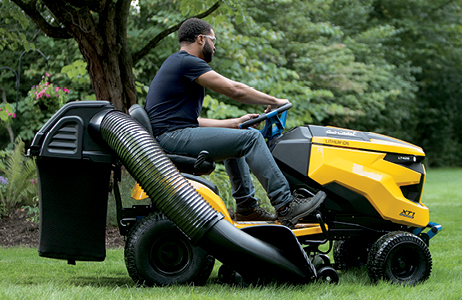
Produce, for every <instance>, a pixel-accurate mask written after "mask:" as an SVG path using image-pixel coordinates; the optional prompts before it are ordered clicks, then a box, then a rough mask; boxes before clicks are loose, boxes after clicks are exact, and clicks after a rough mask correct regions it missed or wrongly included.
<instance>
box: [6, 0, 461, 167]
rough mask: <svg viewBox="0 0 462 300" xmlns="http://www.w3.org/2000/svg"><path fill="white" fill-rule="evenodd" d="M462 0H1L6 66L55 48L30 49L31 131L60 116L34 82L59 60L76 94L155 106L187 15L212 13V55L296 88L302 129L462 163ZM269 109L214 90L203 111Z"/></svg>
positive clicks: (27, 134) (294, 115) (24, 76)
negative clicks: (37, 109) (389, 142)
mask: <svg viewBox="0 0 462 300" xmlns="http://www.w3.org/2000/svg"><path fill="white" fill-rule="evenodd" d="M461 9H462V0H459V1H448V0H433V1H429V0H413V1H410V0H401V1H398V0H392V1H390V0H387V1H380V0H375V1H373V0H335V1H334V0H319V1H296V0H245V1H238V0H226V1H224V0H223V1H218V2H216V1H213V0H207V1H203V0H188V1H185V0H184V1H180V0H171V1H167V0H163V1H162V0H144V1H139V2H138V1H128V0H114V1H109V0H102V1H70V0H67V1H64V0H31V1H28V0H11V1H5V0H1V1H0V13H1V19H0V50H1V51H2V54H3V55H2V56H1V57H0V67H2V66H8V67H12V68H13V69H17V66H18V59H19V56H20V55H21V54H22V53H23V52H24V51H26V50H29V49H31V48H32V49H40V50H41V51H42V52H43V53H44V54H45V55H46V56H49V59H48V60H45V59H44V58H42V57H41V56H40V55H38V54H37V53H36V51H29V52H27V53H26V54H25V55H24V58H23V60H22V65H23V67H22V69H21V70H22V71H21V84H20V97H19V98H20V101H19V109H18V117H17V119H16V121H17V127H18V130H17V131H18V132H19V133H20V134H21V136H22V138H23V139H24V140H28V139H31V138H32V136H33V134H34V133H35V131H36V130H37V129H38V128H40V126H41V125H42V124H43V122H44V121H45V119H46V115H44V116H41V117H40V118H39V117H37V116H38V115H37V114H34V109H32V108H31V105H30V103H29V104H28V102H27V101H26V96H27V92H28V91H29V90H30V89H31V86H33V85H36V84H38V83H39V82H40V79H41V77H42V76H43V75H44V74H45V73H46V72H48V73H50V74H51V81H52V82H54V83H55V84H56V85H59V86H62V87H64V86H65V87H67V88H68V89H69V90H70V93H69V96H68V100H77V99H100V100H109V101H111V102H112V103H114V105H115V106H116V107H117V108H119V109H122V110H125V109H127V108H128V107H129V106H130V105H131V104H133V103H135V102H139V103H141V104H143V103H144V101H145V96H146V89H147V86H149V84H150V82H151V80H152V78H153V77H154V75H155V73H156V71H157V70H158V68H159V67H160V65H161V64H162V62H163V61H164V60H165V59H166V58H167V57H168V56H169V55H170V54H171V53H173V52H176V51H178V49H179V45H178V42H177V39H176V30H177V29H178V27H179V25H180V24H181V22H182V21H184V20H185V19H187V18H189V17H191V16H199V17H201V18H205V20H207V21H208V22H210V23H211V24H212V26H213V27H214V30H215V33H216V36H217V39H218V41H219V42H218V45H217V51H216V53H215V58H214V60H213V62H212V64H211V65H212V67H213V68H214V69H215V70H216V71H217V72H219V73H221V74H223V75H224V76H227V77H229V78H231V79H234V80H237V81H241V82H244V83H246V84H248V85H250V86H253V87H255V88H256V89H259V90H261V91H264V92H266V93H269V94H272V95H274V96H276V97H281V98H287V99H289V100H290V101H291V102H292V103H293V104H294V108H292V110H291V111H290V118H289V124H288V126H289V127H292V126H296V125H302V124H308V123H310V124H322V125H332V126H339V127H346V128H351V129H356V130H365V131H373V132H378V133H383V134H387V135H391V136H394V137H397V138H400V139H403V140H405V141H408V142H411V143H415V144H417V145H419V146H421V147H423V148H424V150H425V151H426V153H427V157H428V158H427V165H431V166H448V165H451V166H461V165H462V154H461V151H460V150H459V149H460V148H461V144H462V140H461V137H462V129H461V127H460V126H459V124H461V123H462V118H461V113H462V104H461V103H462V102H461V100H460V98H461V95H462V90H461V88H460V83H461V82H462V80H461V76H462V75H461V74H462V72H461V69H462V55H461V53H460V52H461V51H462V50H461V49H462V48H461V47H460V46H461V45H460V43H461V41H462V13H461ZM0 87H1V88H3V89H4V90H5V99H6V101H7V102H9V103H13V102H14V99H15V92H16V90H15V78H14V75H13V73H12V72H9V71H7V70H2V71H1V73H0ZM0 91H1V90H0ZM29 98H30V97H29ZM262 110H263V108H262V107H256V106H243V105H240V104H239V103H236V102H234V101H232V100H229V99H226V98H225V97H223V96H222V95H219V94H216V93H213V92H211V91H208V95H207V97H206V102H205V107H204V110H203V112H202V113H203V114H204V116H208V117H214V118H226V117H236V116H239V115H241V114H243V113H245V112H261V111H262ZM0 127H2V128H1V129H0V134H1V135H2V136H5V137H6V136H7V132H6V129H5V128H4V126H0ZM4 140H5V142H3V141H4ZM6 140H7V139H4V138H3V137H2V139H1V141H2V142H3V143H2V144H1V145H0V147H1V148H5V147H6V146H7V142H6Z"/></svg>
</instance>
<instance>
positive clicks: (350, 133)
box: [326, 129, 356, 136]
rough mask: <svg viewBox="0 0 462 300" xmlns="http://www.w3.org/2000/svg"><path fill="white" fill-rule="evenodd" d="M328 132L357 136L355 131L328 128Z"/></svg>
mask: <svg viewBox="0 0 462 300" xmlns="http://www.w3.org/2000/svg"><path fill="white" fill-rule="evenodd" d="M326 133H327V134H335V135H345V136H356V132H355V131H340V130H339V131H337V130H330V129H329V130H327V131H326Z"/></svg>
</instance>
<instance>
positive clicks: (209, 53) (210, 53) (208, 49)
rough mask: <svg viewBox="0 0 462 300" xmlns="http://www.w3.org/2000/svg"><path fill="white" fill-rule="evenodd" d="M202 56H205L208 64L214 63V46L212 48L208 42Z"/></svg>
mask: <svg viewBox="0 0 462 300" xmlns="http://www.w3.org/2000/svg"><path fill="white" fill-rule="evenodd" d="M202 54H203V55H204V60H205V62H206V63H210V62H212V59H213V49H212V46H210V44H209V43H208V42H206V43H205V45H204V47H203V48H202Z"/></svg>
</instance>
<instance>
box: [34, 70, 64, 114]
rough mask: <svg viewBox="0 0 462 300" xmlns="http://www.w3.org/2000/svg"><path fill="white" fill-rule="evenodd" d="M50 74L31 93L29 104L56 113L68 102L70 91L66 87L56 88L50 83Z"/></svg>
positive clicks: (43, 77)
mask: <svg viewBox="0 0 462 300" xmlns="http://www.w3.org/2000/svg"><path fill="white" fill-rule="evenodd" d="M50 76H51V75H50V74H48V73H46V74H45V76H42V81H41V82H40V83H39V84H38V85H34V86H33V87H32V89H31V90H30V91H29V99H28V100H29V103H30V104H32V106H35V107H39V108H40V109H41V110H49V111H52V112H56V111H57V110H58V109H59V108H61V107H62V106H63V105H64V104H65V103H66V102H67V94H69V90H68V89H67V88H66V87H63V88H61V87H59V86H56V87H55V86H54V84H53V83H50V82H49V79H50Z"/></svg>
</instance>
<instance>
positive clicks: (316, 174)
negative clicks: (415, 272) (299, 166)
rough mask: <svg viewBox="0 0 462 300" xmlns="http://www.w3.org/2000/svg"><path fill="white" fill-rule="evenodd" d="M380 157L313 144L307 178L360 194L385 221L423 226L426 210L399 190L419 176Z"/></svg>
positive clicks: (418, 180) (414, 182)
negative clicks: (337, 185) (333, 184)
mask: <svg viewBox="0 0 462 300" xmlns="http://www.w3.org/2000/svg"><path fill="white" fill-rule="evenodd" d="M384 157H385V153H379V152H367V151H361V150H354V149H346V148H341V147H331V146H324V145H313V146H312V149H311V159H310V166H309V171H308V176H309V177H310V178H311V179H313V180H315V181H316V182H318V183H319V184H321V185H326V184H329V183H331V182H335V183H338V184H340V185H342V186H344V187H346V188H348V189H350V190H352V191H355V192H356V193H358V194H360V195H363V196H364V197H365V198H366V199H368V200H369V202H370V203H371V204H372V205H373V207H374V208H375V209H376V210H377V212H378V213H379V214H380V215H381V216H382V217H383V218H384V219H386V220H392V221H394V222H396V223H399V224H404V225H410V226H417V227H424V226H426V225H427V224H428V222H429V212H428V208H427V207H425V206H424V205H423V204H422V203H421V202H419V203H414V202H412V201H409V200H408V199H406V198H405V197H404V196H403V194H402V192H401V189H400V186H404V185H410V184H418V183H419V182H420V178H421V174H419V173H417V172H415V171H413V170H411V169H408V168H405V167H402V166H400V165H397V164H394V163H390V162H387V161H384V160H383V158H384Z"/></svg>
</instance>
